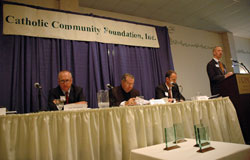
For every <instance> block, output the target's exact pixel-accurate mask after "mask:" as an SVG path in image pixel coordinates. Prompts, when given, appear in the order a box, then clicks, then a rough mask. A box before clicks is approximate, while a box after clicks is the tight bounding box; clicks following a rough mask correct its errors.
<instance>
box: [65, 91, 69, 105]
mask: <svg viewBox="0 0 250 160" xmlns="http://www.w3.org/2000/svg"><path fill="white" fill-rule="evenodd" d="M65 96H66V104H68V103H69V93H68V92H65Z"/></svg>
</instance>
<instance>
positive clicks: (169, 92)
mask: <svg viewBox="0 0 250 160" xmlns="http://www.w3.org/2000/svg"><path fill="white" fill-rule="evenodd" d="M168 98H172V94H171V88H169V90H168Z"/></svg>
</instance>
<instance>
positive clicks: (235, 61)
mask: <svg viewBox="0 0 250 160" xmlns="http://www.w3.org/2000/svg"><path fill="white" fill-rule="evenodd" d="M231 61H232V62H234V63H239V64H241V62H239V61H237V60H234V59H233V58H231Z"/></svg>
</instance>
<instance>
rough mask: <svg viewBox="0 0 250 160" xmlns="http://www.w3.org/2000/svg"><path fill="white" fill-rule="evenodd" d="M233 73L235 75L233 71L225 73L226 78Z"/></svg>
mask: <svg viewBox="0 0 250 160" xmlns="http://www.w3.org/2000/svg"><path fill="white" fill-rule="evenodd" d="M231 75H233V72H228V73H227V74H225V78H227V77H230V76H231Z"/></svg>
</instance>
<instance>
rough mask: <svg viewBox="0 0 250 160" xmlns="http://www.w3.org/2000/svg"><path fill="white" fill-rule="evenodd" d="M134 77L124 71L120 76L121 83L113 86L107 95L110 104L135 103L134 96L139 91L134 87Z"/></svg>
mask: <svg viewBox="0 0 250 160" xmlns="http://www.w3.org/2000/svg"><path fill="white" fill-rule="evenodd" d="M134 82H135V78H134V76H133V75H132V74H129V73H125V74H124V75H123V76H122V80H121V85H120V86H117V87H114V88H113V89H112V90H111V92H110V96H109V102H110V106H125V105H129V106H132V105H136V102H135V97H136V96H139V95H140V93H139V91H137V90H136V89H134V88H133V87H134Z"/></svg>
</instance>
